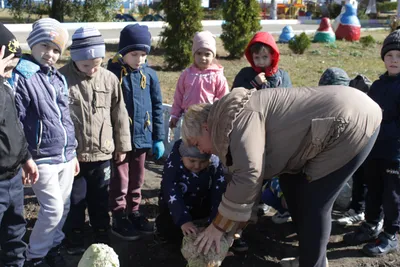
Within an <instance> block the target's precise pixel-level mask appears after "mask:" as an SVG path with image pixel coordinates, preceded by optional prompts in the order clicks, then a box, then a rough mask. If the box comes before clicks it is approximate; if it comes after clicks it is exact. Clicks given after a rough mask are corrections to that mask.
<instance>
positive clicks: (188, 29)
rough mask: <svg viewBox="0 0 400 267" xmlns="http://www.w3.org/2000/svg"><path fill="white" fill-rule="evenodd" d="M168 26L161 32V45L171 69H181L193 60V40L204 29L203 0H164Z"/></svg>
mask: <svg viewBox="0 0 400 267" xmlns="http://www.w3.org/2000/svg"><path fill="white" fill-rule="evenodd" d="M163 5H164V11H165V13H166V16H167V19H166V20H167V22H168V26H167V27H165V28H164V30H163V31H162V33H161V47H162V48H164V49H165V55H164V58H165V60H166V62H167V64H168V67H169V68H170V69H174V70H180V69H184V68H185V67H187V66H188V65H189V64H190V63H191V62H192V40H193V36H194V34H195V33H196V32H198V31H201V30H202V27H203V26H202V25H201V20H202V18H203V8H202V7H201V0H163Z"/></svg>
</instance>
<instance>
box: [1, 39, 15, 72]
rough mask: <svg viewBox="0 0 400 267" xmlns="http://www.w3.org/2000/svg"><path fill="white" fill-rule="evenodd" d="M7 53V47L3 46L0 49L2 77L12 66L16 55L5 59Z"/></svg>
mask: <svg viewBox="0 0 400 267" xmlns="http://www.w3.org/2000/svg"><path fill="white" fill-rule="evenodd" d="M5 53H6V47H5V46H4V45H3V46H1V49H0V76H2V77H4V74H5V73H4V71H5V69H6V68H7V67H8V64H10V62H11V60H12V59H13V58H14V54H11V55H9V56H8V57H5V58H4V54H5Z"/></svg>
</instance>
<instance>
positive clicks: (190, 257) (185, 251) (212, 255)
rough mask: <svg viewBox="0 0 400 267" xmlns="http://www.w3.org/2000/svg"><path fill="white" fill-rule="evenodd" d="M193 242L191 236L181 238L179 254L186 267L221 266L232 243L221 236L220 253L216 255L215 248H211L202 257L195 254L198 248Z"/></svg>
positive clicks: (193, 239)
mask: <svg viewBox="0 0 400 267" xmlns="http://www.w3.org/2000/svg"><path fill="white" fill-rule="evenodd" d="M195 240H196V236H193V235H192V236H190V235H188V236H185V237H183V241H182V248H181V252H182V255H183V257H184V258H185V259H186V260H187V262H188V264H187V267H218V266H221V264H222V261H223V260H224V259H225V257H226V255H227V253H228V250H229V247H230V245H231V243H232V238H229V237H228V238H227V237H225V236H223V237H222V239H221V247H220V253H216V250H215V246H212V247H211V249H210V250H209V252H208V253H207V255H204V254H203V253H198V252H197V248H198V246H195V245H194V241H195Z"/></svg>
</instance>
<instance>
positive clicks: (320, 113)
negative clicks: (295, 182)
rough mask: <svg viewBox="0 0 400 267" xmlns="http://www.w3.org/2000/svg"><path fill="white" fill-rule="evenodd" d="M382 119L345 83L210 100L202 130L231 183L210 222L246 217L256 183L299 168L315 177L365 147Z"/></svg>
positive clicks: (239, 92) (227, 223) (224, 225)
mask: <svg viewBox="0 0 400 267" xmlns="http://www.w3.org/2000/svg"><path fill="white" fill-rule="evenodd" d="M381 119H382V111H381V109H380V107H379V106H378V105H377V104H376V103H375V102H374V101H373V100H372V99H370V98H369V97H368V96H367V95H366V94H364V93H362V92H360V91H358V90H356V89H354V88H351V87H346V86H324V87H314V88H310V87H303V88H290V89H286V88H276V89H268V90H260V91H256V90H247V89H243V88H236V89H234V90H233V91H232V92H231V93H230V94H229V95H227V96H225V97H223V98H222V99H221V100H220V101H218V102H216V103H214V104H213V107H212V109H211V111H210V114H209V116H208V127H209V129H210V131H211V139H212V142H213V147H214V149H215V150H216V154H217V155H218V156H219V158H220V159H221V161H222V162H223V163H224V164H225V165H226V166H228V167H229V172H230V173H231V175H232V180H231V181H230V183H229V184H228V187H227V190H226V193H225V194H224V196H223V199H222V202H221V204H220V206H219V214H218V216H217V218H216V219H215V220H214V224H215V225H216V226H217V227H219V228H221V229H223V230H226V231H228V230H230V229H232V227H233V225H234V222H245V221H248V220H249V218H250V215H251V208H252V206H253V204H254V201H255V199H256V198H257V197H258V194H259V193H260V191H261V186H262V180H263V179H270V178H272V177H273V176H276V175H279V174H281V173H298V172H304V173H305V174H306V175H307V177H308V179H309V180H310V182H311V181H315V180H317V179H320V178H322V177H324V176H326V175H328V174H329V173H331V172H333V171H335V170H337V169H339V168H341V167H342V166H344V165H345V164H346V163H347V162H349V161H350V160H351V159H352V158H353V157H355V156H356V155H357V154H358V153H359V152H360V151H361V149H362V148H363V147H364V146H365V145H366V144H367V142H368V140H369V139H370V137H371V136H372V135H373V133H374V132H375V130H376V129H377V128H378V127H379V125H380V122H381Z"/></svg>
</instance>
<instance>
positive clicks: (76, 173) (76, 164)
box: [74, 158, 81, 176]
mask: <svg viewBox="0 0 400 267" xmlns="http://www.w3.org/2000/svg"><path fill="white" fill-rule="evenodd" d="M74 160H75V170H74V176H77V175H78V174H79V172H80V171H81V168H80V166H79V161H78V158H75V159H74Z"/></svg>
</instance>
